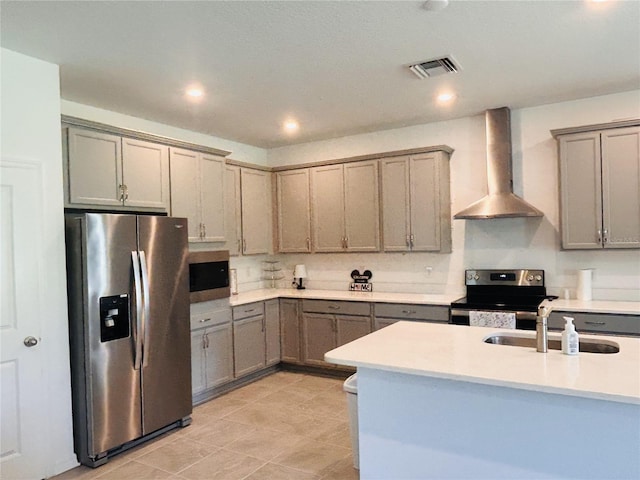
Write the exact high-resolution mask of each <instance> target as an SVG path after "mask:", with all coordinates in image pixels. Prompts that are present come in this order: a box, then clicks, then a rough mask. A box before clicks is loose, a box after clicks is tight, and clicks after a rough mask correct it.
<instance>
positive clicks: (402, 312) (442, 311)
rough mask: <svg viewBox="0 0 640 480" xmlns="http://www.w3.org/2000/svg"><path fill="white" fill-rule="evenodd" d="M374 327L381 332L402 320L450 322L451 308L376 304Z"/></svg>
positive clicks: (405, 304) (374, 308)
mask: <svg viewBox="0 0 640 480" xmlns="http://www.w3.org/2000/svg"><path fill="white" fill-rule="evenodd" d="M373 311H374V327H375V329H376V330H379V329H381V328H383V327H386V326H388V325H391V324H392V323H395V322H399V321H401V320H409V321H415V322H441V323H447V322H448V321H449V307H448V306H443V305H414V304H407V303H376V304H374V307H373Z"/></svg>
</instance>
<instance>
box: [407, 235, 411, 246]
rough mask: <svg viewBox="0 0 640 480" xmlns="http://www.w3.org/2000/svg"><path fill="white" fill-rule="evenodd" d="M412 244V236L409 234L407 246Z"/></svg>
mask: <svg viewBox="0 0 640 480" xmlns="http://www.w3.org/2000/svg"><path fill="white" fill-rule="evenodd" d="M410 246H411V236H410V235H407V247H410Z"/></svg>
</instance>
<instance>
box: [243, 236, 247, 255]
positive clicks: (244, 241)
mask: <svg viewBox="0 0 640 480" xmlns="http://www.w3.org/2000/svg"><path fill="white" fill-rule="evenodd" d="M242 253H247V239H246V238H243V239H242Z"/></svg>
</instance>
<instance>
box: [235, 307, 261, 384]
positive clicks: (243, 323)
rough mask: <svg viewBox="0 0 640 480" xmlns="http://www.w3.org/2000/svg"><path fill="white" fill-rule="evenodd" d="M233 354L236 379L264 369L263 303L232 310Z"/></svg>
mask: <svg viewBox="0 0 640 480" xmlns="http://www.w3.org/2000/svg"><path fill="white" fill-rule="evenodd" d="M233 354H234V355H233V357H234V371H235V377H236V378H238V377H242V376H244V375H247V374H249V373H252V372H255V371H256V370H260V369H261V368H264V367H265V355H266V346H265V318H264V302H256V303H249V304H247V305H241V306H237V307H234V308H233Z"/></svg>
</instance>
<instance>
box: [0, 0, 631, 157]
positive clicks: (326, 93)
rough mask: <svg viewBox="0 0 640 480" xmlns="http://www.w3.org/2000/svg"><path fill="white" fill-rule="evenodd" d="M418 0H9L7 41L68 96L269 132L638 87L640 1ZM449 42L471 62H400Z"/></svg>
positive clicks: (304, 131)
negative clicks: (415, 70) (437, 67)
mask: <svg viewBox="0 0 640 480" xmlns="http://www.w3.org/2000/svg"><path fill="white" fill-rule="evenodd" d="M423 3H424V2H422V1H419V2H415V1H335V2H334V1H297V2H295V1H256V2H249V1H217V2H216V1H207V2H192V1H159V2H146V1H132V2H125V1H106V2H103V1H80V2H73V1H43V2H36V1H18V2H14V1H6V0H4V1H2V2H1V7H0V18H1V21H2V23H1V44H2V47H4V48H8V49H10V50H14V51H16V52H21V53H24V54H26V55H29V56H32V57H36V58H40V59H43V60H46V61H49V62H52V63H56V64H58V65H60V73H61V89H62V97H63V98H64V99H66V100H71V101H74V102H79V103H83V104H88V105H93V106H96V107H100V108H105V109H108V110H113V111H116V112H121V113H125V114H129V115H133V116H136V117H141V118H145V119H148V120H153V121H156V122H160V123H165V124H168V125H174V126H177V127H182V128H185V129H189V130H194V131H198V132H203V133H206V134H210V135H215V136H219V137H223V138H227V139H230V140H236V141H239V142H243V143H248V144H251V145H256V146H260V147H274V146H280V145H287V144H292V143H300V142H306V141H311V140H319V139H326V138H331V137H337V136H344V135H349V134H355V133H361V132H367V131H375V130H382V129H387V128H393V127H400V126H407V125H414V124H419V123H428V122H433V121H439V120H443V119H447V118H457V117H463V116H468V115H475V114H479V113H480V112H482V111H483V110H485V109H487V108H494V107H500V106H509V107H511V108H523V107H529V106H534V105H541V104H545V103H554V102H558V101H566V100H572V99H578V98H585V97H591V96H597V95H604V94H610V93H617V92H622V91H628V90H633V89H637V88H640V2H639V1H637V0H632V1H622V0H621V1H613V0H611V1H609V2H604V3H595V2H590V1H582V0H573V1H482V0H475V1H462V0H451V1H450V2H449V6H448V7H447V8H446V9H444V10H441V11H427V10H426V9H425V8H423ZM443 55H452V56H453V57H454V58H455V60H456V61H457V62H458V64H460V65H461V66H462V70H461V71H460V72H459V73H455V74H448V75H445V76H441V77H435V78H431V79H428V80H419V79H418V78H417V77H415V76H414V75H413V74H412V73H410V72H409V71H408V69H407V68H406V66H407V65H409V64H411V63H414V62H420V61H424V60H428V59H431V58H434V57H440V56H443ZM191 82H199V83H201V84H202V85H203V86H204V88H205V89H206V96H205V97H204V99H203V101H202V102H201V103H200V104H198V105H194V104H193V103H190V102H188V101H186V100H185V98H184V95H183V92H184V89H185V87H186V86H187V85H188V84H190V83H191ZM443 89H453V90H455V91H456V92H457V94H458V96H459V97H458V99H457V101H456V102H455V103H454V104H453V105H451V106H449V107H446V108H443V107H440V106H437V105H436V104H435V102H434V100H433V97H434V96H435V94H437V93H438V92H440V91H441V90H443ZM289 117H292V118H296V119H297V120H298V121H299V123H300V125H301V129H300V131H299V133H298V134H297V135H295V136H288V135H286V134H284V133H283V131H282V128H281V126H282V122H283V121H284V120H285V119H287V118H289Z"/></svg>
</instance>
